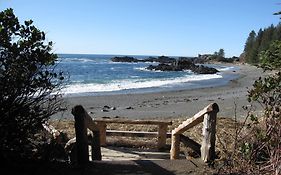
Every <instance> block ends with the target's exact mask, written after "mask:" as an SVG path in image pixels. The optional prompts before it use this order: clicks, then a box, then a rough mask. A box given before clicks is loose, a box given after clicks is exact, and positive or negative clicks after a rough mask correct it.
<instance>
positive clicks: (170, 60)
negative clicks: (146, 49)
mask: <svg viewBox="0 0 281 175" xmlns="http://www.w3.org/2000/svg"><path fill="white" fill-rule="evenodd" d="M111 61H113V62H128V63H131V62H158V63H173V62H175V61H176V59H175V58H171V57H166V56H160V57H148V58H146V59H143V60H139V59H136V58H134V57H129V56H123V57H113V58H111Z"/></svg>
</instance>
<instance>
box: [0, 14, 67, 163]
mask: <svg viewBox="0 0 281 175" xmlns="http://www.w3.org/2000/svg"><path fill="white" fill-rule="evenodd" d="M32 23H33V21H32V20H29V21H25V22H24V24H20V23H19V20H18V18H17V17H16V16H15V15H14V13H13V10H12V9H7V10H4V11H2V12H0V82H1V83H0V92H1V93H0V114H1V116H0V117H1V118H0V155H1V156H0V159H3V158H5V159H11V158H13V157H16V158H17V159H18V158H19V157H25V158H26V157H27V156H30V155H31V153H32V150H33V138H34V134H35V133H37V132H38V131H39V130H41V128H42V123H44V122H45V121H47V120H48V118H49V117H50V116H51V115H52V114H54V113H56V112H58V111H59V110H60V103H61V100H60V93H59V89H60V87H61V85H62V82H63V80H64V77H63V73H62V72H56V69H55V68H56V66H55V61H56V58H57V56H56V55H55V54H53V53H52V52H51V50H52V42H46V39H45V33H44V32H42V31H40V30H39V29H37V28H36V27H35V26H34V25H32Z"/></svg>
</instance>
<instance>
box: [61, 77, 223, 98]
mask: <svg viewBox="0 0 281 175" xmlns="http://www.w3.org/2000/svg"><path fill="white" fill-rule="evenodd" d="M219 78H222V76H221V75H219V74H213V75H189V76H186V77H179V78H175V79H158V80H151V79H150V80H144V79H138V80H121V81H114V82H111V83H108V84H95V83H92V84H72V85H68V86H67V87H66V88H64V89H63V90H62V92H63V93H64V94H76V93H98V92H112V91H120V90H129V89H142V88H153V87H161V86H169V85H176V84H179V83H187V82H193V81H202V80H209V79H219Z"/></svg>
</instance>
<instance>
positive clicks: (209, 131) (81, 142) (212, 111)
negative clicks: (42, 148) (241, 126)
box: [72, 103, 219, 165]
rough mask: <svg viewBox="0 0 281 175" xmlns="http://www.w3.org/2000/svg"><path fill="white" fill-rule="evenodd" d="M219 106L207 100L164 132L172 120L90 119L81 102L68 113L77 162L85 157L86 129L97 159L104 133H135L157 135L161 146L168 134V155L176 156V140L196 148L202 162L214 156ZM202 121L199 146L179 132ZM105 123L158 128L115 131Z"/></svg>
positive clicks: (117, 134) (93, 157)
mask: <svg viewBox="0 0 281 175" xmlns="http://www.w3.org/2000/svg"><path fill="white" fill-rule="evenodd" d="M218 112H219V107H218V105H217V104H216V103H213V104H210V105H208V106H207V107H205V108H204V109H203V110H201V111H200V112H198V113H197V114H195V115H194V116H193V117H192V118H189V119H187V120H186V121H184V122H183V123H182V124H180V125H179V126H178V127H177V128H175V129H174V130H172V134H167V127H168V125H171V124H172V122H167V121H155V120H120V119H96V120H93V119H92V118H91V116H89V114H88V113H87V112H86V110H85V109H84V108H83V107H82V106H81V105H78V106H75V107H74V108H73V109H72V114H73V115H74V119H75V134H76V148H77V163H78V164H81V165H83V164H85V163H87V162H88V161H89V150H88V144H89V139H88V136H87V129H89V130H91V131H92V132H93V137H92V139H91V141H90V144H91V146H92V160H101V147H100V146H101V145H106V136H107V135H108V136H133V137H134V136H137V137H156V136H157V138H158V144H157V146H158V148H159V149H162V148H164V147H165V145H166V139H167V137H169V136H171V140H172V141H171V151H170V158H171V159H178V158H179V152H180V142H183V143H184V144H185V145H187V146H188V147H190V148H192V149H193V150H195V151H196V152H198V153H199V154H200V155H201V157H202V160H203V161H204V162H208V161H211V160H214V159H215V141H216V136H215V134H216V118H217V113H218ZM201 122H203V133H202V135H203V139H202V146H201V145H200V144H198V143H197V142H195V141H193V140H192V139H190V138H188V137H186V136H184V135H182V133H183V132H185V131H187V130H188V129H190V128H192V127H194V126H196V125H198V124H199V123H201ZM108 123H119V124H142V125H158V132H143V131H115V130H106V126H107V124H108Z"/></svg>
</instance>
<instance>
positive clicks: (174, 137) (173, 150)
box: [170, 131, 180, 160]
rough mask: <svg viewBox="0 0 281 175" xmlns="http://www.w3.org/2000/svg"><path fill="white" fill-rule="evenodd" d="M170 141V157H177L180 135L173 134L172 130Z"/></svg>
mask: <svg viewBox="0 0 281 175" xmlns="http://www.w3.org/2000/svg"><path fill="white" fill-rule="evenodd" d="M171 140H172V143H171V151H170V159H172V160H174V159H178V158H179V154H180V135H179V134H174V133H173V131H172V139H171Z"/></svg>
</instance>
